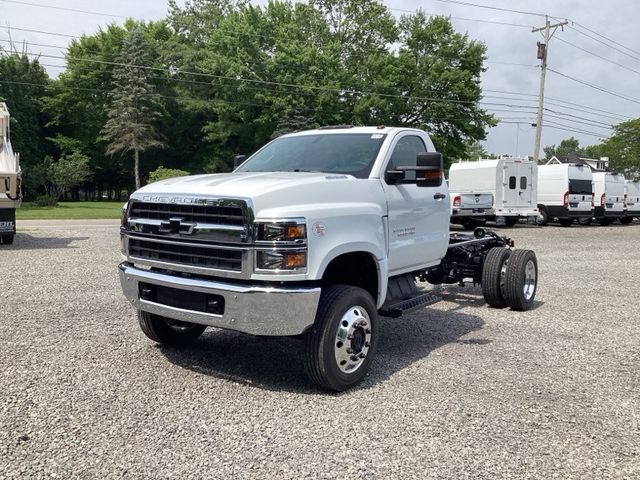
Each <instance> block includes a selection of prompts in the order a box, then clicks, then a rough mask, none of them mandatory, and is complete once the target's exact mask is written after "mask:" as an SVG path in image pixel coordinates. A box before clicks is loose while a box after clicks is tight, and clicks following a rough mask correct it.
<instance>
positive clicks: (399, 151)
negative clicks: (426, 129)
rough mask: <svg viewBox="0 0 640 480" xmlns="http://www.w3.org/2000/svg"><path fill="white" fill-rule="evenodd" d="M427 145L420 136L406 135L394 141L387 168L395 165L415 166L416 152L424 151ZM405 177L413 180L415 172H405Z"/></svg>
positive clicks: (392, 167)
mask: <svg viewBox="0 0 640 480" xmlns="http://www.w3.org/2000/svg"><path fill="white" fill-rule="evenodd" d="M426 151H427V147H425V146H424V142H423V141H422V139H421V138H420V137H417V136H415V135H407V136H405V137H402V138H401V139H400V140H398V143H396V146H395V147H394V149H393V153H392V154H391V159H390V160H389V165H388V167H387V169H388V170H395V168H396V167H415V166H416V158H417V156H418V153H421V152H426ZM405 179H407V180H415V179H416V172H415V171H412V172H406V174H405Z"/></svg>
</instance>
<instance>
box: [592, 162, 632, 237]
mask: <svg viewBox="0 0 640 480" xmlns="http://www.w3.org/2000/svg"><path fill="white" fill-rule="evenodd" d="M624 185H625V179H624V176H623V175H621V174H619V173H615V172H594V173H593V192H594V194H595V208H594V209H593V216H594V218H595V219H596V220H597V221H598V223H599V224H600V225H610V224H611V223H612V222H613V221H614V220H617V219H619V218H622V216H623V215H624Z"/></svg>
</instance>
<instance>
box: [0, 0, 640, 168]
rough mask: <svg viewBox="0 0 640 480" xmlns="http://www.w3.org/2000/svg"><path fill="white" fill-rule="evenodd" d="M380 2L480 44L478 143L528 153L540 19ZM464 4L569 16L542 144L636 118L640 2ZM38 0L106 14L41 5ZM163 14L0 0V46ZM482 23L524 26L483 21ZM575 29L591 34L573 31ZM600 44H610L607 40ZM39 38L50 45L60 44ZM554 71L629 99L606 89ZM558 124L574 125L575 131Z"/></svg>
mask: <svg viewBox="0 0 640 480" xmlns="http://www.w3.org/2000/svg"><path fill="white" fill-rule="evenodd" d="M461 1H463V2H464V1H465V0H461ZM179 3H181V2H179ZM254 3H264V2H263V1H260V2H256V1H254ZM384 3H385V4H386V5H387V6H388V7H389V8H391V9H392V13H393V14H394V15H396V16H399V15H402V10H409V11H414V10H416V9H418V8H422V9H423V10H424V11H425V12H427V13H430V14H441V15H450V16H451V17H452V22H453V24H454V26H455V28H456V29H457V30H459V31H462V32H466V33H468V35H469V37H470V38H471V39H474V40H477V41H481V42H483V43H484V44H485V45H486V46H487V64H486V67H487V71H486V72H484V74H483V75H482V87H483V92H484V96H485V98H484V100H483V102H486V103H485V105H484V106H485V108H487V109H489V110H491V111H494V112H495V115H496V116H497V117H499V118H501V119H503V122H502V123H500V124H499V125H498V126H497V127H494V128H492V129H490V130H489V132H488V135H487V139H486V141H484V142H482V143H483V144H484V146H485V148H486V149H487V150H488V151H489V152H492V153H497V154H506V155H516V156H518V155H520V156H522V155H532V154H533V144H534V132H535V128H534V127H533V126H532V125H531V124H532V123H535V118H536V114H535V108H531V107H535V105H537V98H536V95H537V93H538V89H539V83H540V68H539V66H538V65H539V61H538V60H537V59H536V42H538V41H541V40H542V36H541V34H540V33H534V32H532V31H531V29H532V28H528V26H531V27H541V26H543V25H544V22H545V19H544V17H541V16H532V15H525V14H519V13H513V12H503V11H499V10H494V9H488V8H479V7H474V6H471V5H457V4H453V3H451V2H450V1H449V0H422V1H416V0H384ZM466 3H473V4H476V5H484V6H491V7H497V8H507V9H512V10H521V11H526V12H535V13H541V14H549V15H551V16H553V17H555V19H552V22H553V23H555V22H557V21H563V20H564V19H568V21H569V24H568V26H567V27H565V28H564V30H560V29H559V30H558V31H557V32H556V34H555V36H554V37H553V38H552V40H551V42H550V43H549V47H548V48H549V54H548V65H549V68H550V69H553V70H555V72H551V71H548V72H547V76H546V82H545V101H546V105H545V107H546V108H547V109H548V110H552V111H545V115H546V117H545V121H544V122H543V125H545V124H546V125H547V126H545V127H544V128H543V129H542V142H541V144H542V147H544V146H547V145H552V144H558V143H559V142H560V141H561V140H562V139H564V138H568V137H570V136H574V137H575V138H577V139H578V140H580V144H581V145H583V146H586V145H591V144H595V143H598V142H599V141H600V140H601V139H602V138H606V137H607V136H608V134H609V133H610V130H609V129H607V128H606V127H605V126H604V125H602V124H607V125H611V124H615V123H619V122H620V121H623V120H626V119H629V118H639V117H640V29H639V28H638V20H640V2H638V1H634V0H608V1H606V2H605V1H602V0H537V1H536V2H532V1H530V0H466ZM27 4H31V5H27ZM37 5H40V6H37ZM44 5H50V6H55V7H58V8H61V9H64V8H67V9H76V10H86V11H92V12H99V13H104V15H97V14H95V13H91V14H89V13H80V12H74V11H69V10H60V9H50V8H44V7H43V6H44ZM166 12H167V5H166V1H163V0H135V1H133V0H110V1H109V2H104V1H95V0H19V1H13V0H0V45H2V46H4V47H5V48H6V47H7V46H8V44H7V42H6V40H8V39H9V38H11V40H13V42H14V44H20V43H21V42H23V41H24V42H27V43H28V45H29V47H28V50H29V51H30V52H32V53H42V54H47V55H63V54H64V50H63V48H64V47H65V46H66V45H67V43H68V42H69V41H70V40H71V39H70V38H66V37H62V36H52V35H47V34H44V33H35V32H25V31H20V30H18V29H19V28H21V29H29V30H40V31H42V32H55V33H63V34H66V35H71V36H78V35H81V34H91V33H93V32H95V31H96V30H97V29H98V28H99V27H100V26H104V25H106V24H108V23H110V22H115V23H122V22H123V21H124V20H125V18H126V17H132V18H136V19H145V20H159V19H162V18H164V17H165V15H166ZM556 19H558V20H556ZM479 20H482V21H479ZM487 21H489V22H505V23H514V24H518V25H522V26H507V25H501V24H496V23H486V22H487ZM573 22H577V23H578V24H579V25H576V24H575V23H573ZM8 27H10V31H9V30H8ZM582 27H586V28H588V29H590V30H591V31H589V30H584V29H582ZM580 31H582V32H583V33H586V34H587V35H589V36H590V37H593V38H589V37H588V36H586V35H583V34H581V33H579V32H580ZM593 32H596V33H593ZM597 34H599V35H604V36H605V37H608V38H609V39H611V40H613V41H615V42H617V44H613V45H612V46H613V47H615V49H614V48H612V46H606V45H603V44H602V43H601V42H598V41H596V40H603V39H602V38H601V37H599V36H598V35H597ZM594 38H595V40H594ZM603 41H605V42H607V43H609V44H610V45H611V42H608V41H607V40H603ZM38 44H47V45H54V46H56V47H57V48H52V47H44V46H40V45H38ZM624 47H628V48H630V49H632V50H631V51H630V50H628V49H626V48H624ZM616 49H617V50H616ZM600 57H603V58H600ZM612 62H613V63H612ZM41 63H45V64H51V65H54V64H56V65H62V61H61V60H56V59H46V58H41ZM616 63H617V64H618V65H616ZM514 64H517V65H514ZM47 70H48V71H49V74H50V75H52V76H56V75H57V74H59V73H60V72H61V71H62V68H60V67H51V66H49V67H47ZM556 72H558V73H556ZM560 74H564V75H568V76H570V77H574V78H576V79H578V80H580V81H582V82H586V83H589V84H592V85H595V86H596V87H601V88H604V89H605V90H609V91H611V92H613V93H615V94H621V95H622V96H626V97H627V98H626V99H623V98H620V97H617V96H615V95H611V94H609V93H606V92H603V91H601V90H598V89H597V88H593V87H590V86H587V85H584V84H581V83H578V82H576V81H574V80H571V79H569V78H566V77H564V76H562V75H560ZM496 91H499V92H516V93H520V94H522V95H513V94H507V93H499V92H496ZM634 100H635V101H634ZM566 102H569V103H570V104H568V103H566ZM578 105H580V106H578ZM583 106H584V107H588V108H587V109H586V110H587V111H586V112H584V111H579V110H585V109H584V108H583ZM592 109H597V110H600V111H599V112H596V111H594V110H592ZM502 110H506V111H502ZM605 112H606V113H605ZM611 114H614V115H611ZM570 115H572V116H570ZM594 121H595V122H598V123H597V125H594V124H593V122H594ZM507 122H508V123H507ZM552 123H553V125H554V126H552ZM561 128H569V129H571V130H580V131H581V133H577V132H574V131H566V130H561ZM541 155H542V151H541Z"/></svg>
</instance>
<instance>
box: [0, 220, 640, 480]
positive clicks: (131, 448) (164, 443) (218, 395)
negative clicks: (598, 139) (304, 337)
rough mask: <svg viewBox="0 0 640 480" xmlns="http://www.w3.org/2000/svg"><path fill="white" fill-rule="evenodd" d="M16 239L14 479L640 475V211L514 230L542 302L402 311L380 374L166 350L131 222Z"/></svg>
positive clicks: (1, 263) (5, 376)
mask: <svg viewBox="0 0 640 480" xmlns="http://www.w3.org/2000/svg"><path fill="white" fill-rule="evenodd" d="M20 228H21V229H22V230H21V232H20V233H19V235H18V236H17V237H16V241H15V244H14V245H13V246H12V247H8V246H2V247H0V278H2V280H1V281H2V284H1V285H2V286H1V288H0V318H1V321H0V369H1V376H0V478H41V477H58V478H65V479H66V478H100V479H102V478H120V477H124V478H176V479H186V478H197V479H200V478H225V479H226V478H251V479H253V478H278V479H288V478H301V477H309V478H376V479H377V478H380V479H390V478H398V479H410V478H417V479H424V478H451V479H464V478H473V479H478V478H486V479H496V478H535V479H548V478H563V479H564V478H575V479H586V478H593V479H605V478H620V479H622V478H628V479H637V478H640V315H639V312H638V305H639V302H638V286H639V285H640V249H639V248H638V242H639V241H640V224H638V223H637V222H636V223H635V224H633V225H631V226H628V227H621V226H612V227H606V228H605V227H596V226H592V227H585V228H578V227H572V228H568V229H567V228H561V227H546V228H544V229H540V228H534V227H527V226H519V227H516V228H514V229H511V230H508V233H509V234H510V235H511V236H512V237H513V238H514V239H515V240H516V244H517V245H519V246H522V247H527V248H533V249H534V250H535V251H536V252H537V255H538V261H539V265H540V275H541V283H540V285H539V289H538V294H537V299H538V306H537V308H536V309H535V310H533V311H530V312H523V313H519V312H512V311H509V310H494V309H490V308H487V307H486V306H485V305H484V304H483V302H482V296H481V293H480V290H479V289H478V288H469V287H468V288H465V289H459V288H457V287H450V288H449V287H448V288H446V289H443V292H442V294H443V296H444V298H445V301H444V302H441V303H439V304H437V305H435V306H433V307H431V308H429V309H425V310H422V311H419V312H417V313H414V314H412V315H410V316H409V317H407V318H405V319H397V320H391V319H385V320H384V321H383V324H382V328H381V333H382V336H383V338H382V341H381V345H380V349H379V355H378V357H377V361H376V362H375V364H374V368H373V371H372V373H371V374H370V375H369V376H368V377H367V379H366V381H365V382H364V384H363V385H362V387H361V388H357V389H355V390H353V391H350V392H346V393H343V394H327V393H325V392H322V391H319V390H317V389H316V388H314V387H313V385H311V384H310V383H309V381H308V380H307V379H306V377H305V375H304V372H303V369H302V365H301V361H300V352H301V344H300V343H299V342H297V341H295V340H291V339H264V338H254V337H250V336H246V335H241V334H237V333H232V332H225V331H220V330H210V331H207V333H205V334H204V335H203V336H202V337H201V338H200V339H199V340H198V341H197V342H196V343H195V344H194V345H193V347H192V348H191V349H189V350H186V351H184V350H183V351H173V350H169V349H164V348H160V347H158V346H156V345H154V344H153V343H152V342H151V341H149V340H147V339H146V337H144V335H143V334H142V332H140V331H139V328H138V326H137V322H136V319H135V313H134V311H133V309H132V308H131V307H130V306H129V305H128V304H127V303H126V302H125V300H124V297H123V296H122V294H121V292H120V287H119V283H118V279H117V274H116V265H117V263H118V261H119V244H118V229H117V223H116V222H108V221H107V222H99V221H96V222H90V221H77V222H70V221H69V222H44V221H43V222H36V221H32V222H21V223H20Z"/></svg>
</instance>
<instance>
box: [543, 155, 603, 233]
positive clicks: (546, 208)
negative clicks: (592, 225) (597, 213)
mask: <svg viewBox="0 0 640 480" xmlns="http://www.w3.org/2000/svg"><path fill="white" fill-rule="evenodd" d="M593 198H594V196H593V173H592V172H591V169H590V168H589V166H587V165H582V164H577V163H559V164H548V165H540V166H539V167H538V211H539V216H538V223H539V224H540V225H546V224H547V223H549V222H551V221H554V220H557V221H558V222H559V223H560V224H561V225H562V226H565V227H568V226H569V225H571V224H572V223H573V221H574V220H575V219H579V220H581V221H582V222H583V223H585V222H588V221H590V220H591V217H592V215H593Z"/></svg>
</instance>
